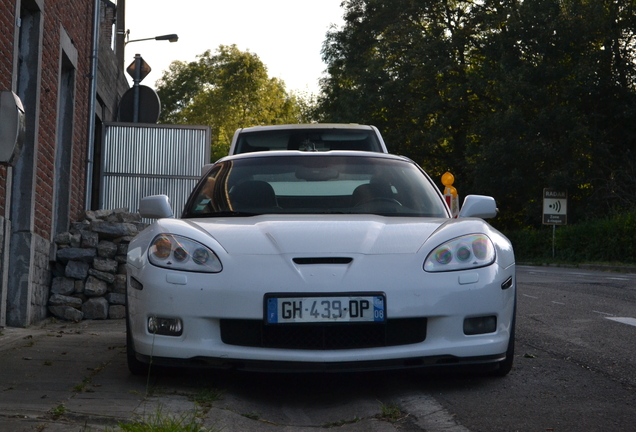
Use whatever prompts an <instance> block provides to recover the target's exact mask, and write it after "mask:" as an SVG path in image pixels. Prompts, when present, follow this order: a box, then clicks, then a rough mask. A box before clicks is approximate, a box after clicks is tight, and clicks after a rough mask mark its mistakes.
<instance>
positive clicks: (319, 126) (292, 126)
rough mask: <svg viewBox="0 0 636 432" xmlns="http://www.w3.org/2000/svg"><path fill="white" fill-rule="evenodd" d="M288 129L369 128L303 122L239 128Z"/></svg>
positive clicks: (251, 130) (354, 124)
mask: <svg viewBox="0 0 636 432" xmlns="http://www.w3.org/2000/svg"><path fill="white" fill-rule="evenodd" d="M289 129H360V130H371V129H373V128H372V127H371V126H369V125H361V124H357V123H304V124H284V125H267V126H251V127H246V128H242V129H239V130H240V131H241V133H243V132H260V131H263V130H289Z"/></svg>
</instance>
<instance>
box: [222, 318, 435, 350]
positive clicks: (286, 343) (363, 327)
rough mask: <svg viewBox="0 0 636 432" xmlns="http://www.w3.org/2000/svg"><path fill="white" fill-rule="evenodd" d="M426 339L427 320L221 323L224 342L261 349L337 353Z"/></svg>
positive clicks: (242, 321)
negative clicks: (275, 323) (340, 350)
mask: <svg viewBox="0 0 636 432" xmlns="http://www.w3.org/2000/svg"><path fill="white" fill-rule="evenodd" d="M425 339H426V318H407V319H390V320H387V322H386V323H382V324H376V323H359V324H358V323H347V324H277V325H265V324H264V322H263V321H262V320H232V319H223V320H221V340H222V341H223V343H225V344H228V345H239V346H249V347H260V348H289V349H305V350H336V349H351V348H374V347H386V346H396V345H407V344H413V343H419V342H423V341H424V340H425Z"/></svg>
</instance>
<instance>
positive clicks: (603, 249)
mask: <svg viewBox="0 0 636 432" xmlns="http://www.w3.org/2000/svg"><path fill="white" fill-rule="evenodd" d="M504 234H505V235H506V236H507V237H508V238H509V239H510V241H511V242H512V244H513V246H514V249H515V255H516V258H517V262H532V263H536V262H550V261H555V262H569V263H582V262H605V263H624V264H636V246H635V244H634V243H635V241H636V213H621V214H615V215H612V216H610V217H607V218H603V219H594V220H588V221H585V222H581V223H577V224H575V225H565V226H557V227H556V231H555V241H554V246H555V256H554V258H553V256H552V227H551V226H544V227H541V228H538V229H525V230H517V231H510V232H505V233H504Z"/></svg>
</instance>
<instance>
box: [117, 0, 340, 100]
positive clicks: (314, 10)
mask: <svg viewBox="0 0 636 432" xmlns="http://www.w3.org/2000/svg"><path fill="white" fill-rule="evenodd" d="M342 1H343V0H178V1H175V0H126V29H129V30H130V35H129V40H131V41H132V40H134V39H145V38H150V37H155V36H160V35H165V34H171V33H176V34H177V35H179V41H178V42H174V43H170V42H168V41H155V40H149V41H140V42H131V43H130V44H128V45H127V46H126V51H125V61H124V64H125V66H126V67H127V66H128V65H129V64H130V63H132V62H133V60H134V58H135V54H140V55H141V57H142V58H143V59H144V60H145V62H146V63H148V65H150V67H151V69H152V71H151V72H150V74H148V76H147V77H146V78H145V79H144V80H143V81H142V82H141V84H142V85H146V86H148V87H152V88H156V86H155V82H156V81H157V80H158V79H159V78H161V75H162V72H163V71H164V70H167V69H168V66H169V65H170V63H171V62H172V61H175V60H181V61H185V62H191V61H195V60H196V56H197V55H199V54H202V53H203V52H205V51H206V50H208V49H209V50H211V51H212V52H215V51H216V49H217V48H218V47H219V45H232V44H235V45H236V46H237V47H238V48H239V49H240V50H241V51H250V52H251V53H254V54H256V55H258V57H259V58H260V59H261V61H262V62H263V63H264V64H265V66H266V67H267V70H268V73H269V76H270V77H276V78H280V79H281V80H283V81H284V82H285V86H286V88H287V90H288V91H294V92H308V93H314V94H317V93H318V92H319V90H318V89H319V87H318V79H319V78H320V77H321V76H322V75H323V73H324V71H325V69H326V68H327V65H326V64H325V63H323V62H322V57H321V54H320V51H321V49H322V44H323V42H324V41H325V39H326V37H325V35H326V33H327V31H329V29H330V28H331V26H332V25H335V26H337V27H338V28H341V27H342V25H343V19H342V16H343V13H344V9H342V8H341V7H340V4H341V3H342ZM129 82H131V84H132V80H129Z"/></svg>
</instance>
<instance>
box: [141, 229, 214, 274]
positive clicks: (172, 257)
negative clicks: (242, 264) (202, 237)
mask: <svg viewBox="0 0 636 432" xmlns="http://www.w3.org/2000/svg"><path fill="white" fill-rule="evenodd" d="M148 259H149V260H150V262H151V263H152V264H154V265H156V266H158V267H163V268H168V269H173V270H184V271H193V272H205V273H218V272H220V271H221V270H223V266H222V265H221V261H219V258H218V257H217V256H216V254H215V253H214V252H213V251H212V250H211V249H210V248H208V247H207V246H204V245H202V244H201V243H199V242H196V241H194V240H190V239H188V238H185V237H181V236H178V235H174V234H159V235H158V236H157V237H155V238H154V240H153V241H152V243H150V248H149V249H148Z"/></svg>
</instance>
